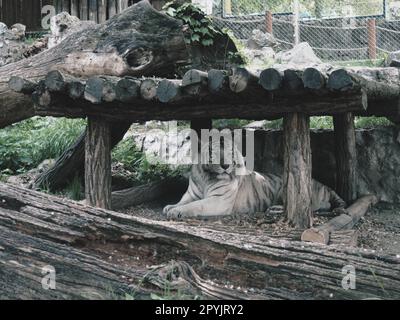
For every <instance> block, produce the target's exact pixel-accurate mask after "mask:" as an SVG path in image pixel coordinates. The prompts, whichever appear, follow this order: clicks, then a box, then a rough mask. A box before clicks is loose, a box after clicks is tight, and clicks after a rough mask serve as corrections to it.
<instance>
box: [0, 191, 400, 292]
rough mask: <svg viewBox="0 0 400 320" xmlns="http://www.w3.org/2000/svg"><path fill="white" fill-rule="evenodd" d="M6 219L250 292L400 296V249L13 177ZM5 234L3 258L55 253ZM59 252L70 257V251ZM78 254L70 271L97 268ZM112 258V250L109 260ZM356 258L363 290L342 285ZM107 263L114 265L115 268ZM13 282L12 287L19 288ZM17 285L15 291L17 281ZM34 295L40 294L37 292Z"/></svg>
mask: <svg viewBox="0 0 400 320" xmlns="http://www.w3.org/2000/svg"><path fill="white" fill-rule="evenodd" d="M0 226H2V228H3V229H8V230H10V231H11V232H15V233H18V234H20V235H24V236H25V235H34V236H35V238H34V239H38V241H39V239H40V240H46V241H48V242H46V243H54V244H55V245H54V246H52V247H50V249H49V252H52V249H51V248H54V247H58V246H60V247H61V248H65V247H64V246H68V250H69V251H70V252H72V253H74V252H76V251H74V250H75V249H79V250H83V251H85V252H89V253H90V254H91V255H95V254H98V255H103V256H104V257H107V256H110V254H109V253H110V252H117V253H115V257H119V258H120V259H121V260H118V263H119V264H118V267H119V268H121V266H128V267H130V268H133V269H131V270H135V268H137V267H135V265H137V263H138V262H137V261H140V262H141V263H142V264H149V265H151V264H162V263H168V262H169V261H170V260H171V259H174V260H177V261H182V260H183V261H185V262H187V263H188V264H189V265H190V266H191V267H192V268H193V270H195V271H196V273H197V274H198V275H199V276H200V277H201V278H203V279H204V280H209V281H212V282H213V283H215V284H217V285H218V286H219V287H220V284H221V283H224V284H227V283H229V284H230V285H232V286H234V287H238V286H240V287H241V288H242V290H247V291H248V292H250V290H249V288H253V290H254V291H253V290H252V291H251V292H254V293H257V294H259V296H261V297H263V296H264V297H265V296H268V297H274V298H281V299H301V298H303V299H307V298H308V299H311V298H315V299H332V298H333V299H341V298H344V299H363V298H371V297H381V298H393V299H396V298H399V297H400V279H399V278H398V274H399V272H400V264H399V259H398V258H396V257H395V256H391V255H385V254H383V253H377V252H373V251H372V250H365V249H363V250H359V249H356V248H348V247H337V246H334V247H330V246H319V245H314V244H307V243H302V242H296V241H292V242H289V241H285V240H274V239H273V238H272V237H268V236H264V235H247V234H236V233H234V232H232V230H230V229H229V228H227V229H226V230H213V229H211V228H202V227H200V226H192V225H190V224H187V223H179V222H167V221H152V220H148V219H144V218H137V217H132V216H128V215H124V214H120V213H117V212H112V211H105V210H100V209H94V208H90V207H86V206H83V205H80V204H78V203H76V202H73V201H69V200H65V199H60V198H56V197H54V196H50V195H46V194H42V193H38V192H35V191H31V190H26V189H23V188H20V187H16V186H11V185H7V184H0ZM2 234H3V233H2ZM4 238H5V239H4V240H3V241H4V242H5V241H8V244H7V245H6V246H5V245H3V244H2V243H1V242H0V246H1V247H4V248H5V247H6V250H0V257H1V256H2V255H3V259H1V258H0V261H1V263H2V264H3V265H4V264H10V263H11V262H10V261H9V260H11V259H9V260H8V259H7V258H4V254H8V253H9V252H10V251H12V250H14V252H15V250H19V251H22V252H24V251H25V256H27V255H28V256H30V255H34V256H35V258H36V259H38V260H39V261H40V260H42V261H43V262H46V259H48V257H49V255H48V253H47V251H46V249H45V248H46V247H44V248H43V247H42V248H43V250H41V251H36V250H35V246H34V245H33V244H32V243H31V242H29V241H26V242H24V244H25V245H23V246H21V245H19V243H18V240H16V242H15V243H16V245H15V246H12V245H11V244H12V243H13V239H15V236H12V235H10V236H9V237H7V236H4ZM7 239H8V240H7ZM25 239H28V238H25ZM29 239H33V238H29ZM4 242H3V243H4ZM60 244H61V245H60ZM15 248H19V249H15ZM73 248H74V249H73ZM30 250H31V251H32V253H30V252H29V251H30ZM60 256H63V257H69V255H68V254H66V253H62V254H60ZM73 257H74V256H73V255H72V256H71V260H69V258H65V259H66V260H65V261H66V262H68V264H66V265H64V267H62V270H64V269H65V268H67V269H68V271H65V272H68V273H70V272H73V271H75V270H76V271H77V272H78V270H81V269H82V268H85V269H86V270H88V271H90V270H91V269H90V268H87V264H86V263H85V264H84V263H82V260H79V259H78V260H75V263H73V261H72V259H73ZM137 257H138V258H137ZM16 258H17V260H15V261H18V262H20V261H24V260H23V257H21V258H19V259H18V257H16ZM113 259H114V258H113V256H111V259H109V260H110V261H113ZM50 260H51V259H50ZM133 261H136V262H135V263H134V262H133ZM49 262H50V263H51V262H52V261H49ZM349 264H350V265H353V266H354V267H355V268H356V270H357V290H344V289H343V288H342V286H341V281H342V279H343V274H342V268H343V267H344V266H345V265H349ZM58 265H60V263H59V264H58ZM105 266H107V265H105ZM105 268H106V267H105ZM3 270H4V269H3V268H0V274H2V272H5V271H3ZM6 270H7V275H8V276H10V275H13V277H14V279H15V282H13V283H17V284H18V285H19V286H22V288H23V287H24V284H23V283H24V281H25V279H26V277H25V276H24V274H22V275H21V272H18V271H15V269H11V268H7V269H6ZM108 270H109V271H110V272H112V273H113V272H114V269H112V268H111V269H108ZM116 274H117V275H118V274H119V275H120V274H121V273H116ZM126 276H128V277H129V275H126ZM10 277H11V276H10ZM131 277H132V276H131ZM3 278H5V276H4V273H3ZM82 278H84V276H82ZM89 279H90V278H89ZM215 279H218V280H215ZM377 279H378V281H377ZM74 283H76V285H77V287H81V288H82V287H85V288H87V287H90V286H96V284H91V285H87V286H85V284H87V282H85V281H84V280H83V279H80V277H79V279H75V281H74ZM80 284H81V285H82V286H80ZM10 285H11V284H10V283H9V284H8V289H7V290H8V291H6V292H8V293H9V294H10V295H12V292H11V288H10V287H9V286H10ZM21 291H22V289H19V292H21ZM10 292H11V293H10ZM13 292H16V291H15V288H14V291H13ZM27 294H28V295H29V293H27ZM31 295H32V296H34V293H31Z"/></svg>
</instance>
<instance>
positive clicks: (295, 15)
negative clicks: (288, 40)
mask: <svg viewBox="0 0 400 320" xmlns="http://www.w3.org/2000/svg"><path fill="white" fill-rule="evenodd" d="M293 8H294V13H293V26H294V35H293V38H294V45H298V44H299V43H300V4H299V0H293Z"/></svg>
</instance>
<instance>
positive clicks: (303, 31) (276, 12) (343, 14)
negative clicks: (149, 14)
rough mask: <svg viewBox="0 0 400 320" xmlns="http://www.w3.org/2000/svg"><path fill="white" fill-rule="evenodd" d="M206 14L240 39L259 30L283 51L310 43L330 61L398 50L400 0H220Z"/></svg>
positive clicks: (379, 54) (358, 58) (399, 46)
mask: <svg viewBox="0 0 400 320" xmlns="http://www.w3.org/2000/svg"><path fill="white" fill-rule="evenodd" d="M199 1H201V0H199ZM207 1H208V0H205V1H204V2H205V3H207ZM210 1H211V0H210ZM204 2H203V3H204ZM208 13H209V14H210V16H211V17H212V19H213V21H214V23H215V24H216V25H218V26H219V27H222V28H228V29H230V30H232V32H233V34H234V35H235V36H236V37H237V38H238V39H242V40H246V39H249V38H250V37H251V35H252V32H253V30H255V29H259V30H262V31H264V32H270V33H272V34H273V35H274V36H275V38H276V40H277V41H278V42H279V43H280V47H281V48H282V49H287V48H291V47H293V46H294V45H295V44H296V43H299V42H308V43H309V44H310V45H311V47H313V49H314V51H315V52H316V54H317V55H318V56H319V57H320V58H321V59H323V60H326V61H336V60H338V61H353V60H368V59H380V58H384V57H385V56H386V55H387V54H388V53H390V52H393V51H398V50H400V0H399V1H392V0H363V1H357V0H217V1H213V5H212V9H210V8H209V9H208Z"/></svg>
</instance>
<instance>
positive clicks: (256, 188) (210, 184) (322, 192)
mask: <svg viewBox="0 0 400 320" xmlns="http://www.w3.org/2000/svg"><path fill="white" fill-rule="evenodd" d="M210 146H211V149H212V150H215V149H214V148H221V145H220V142H219V141H218V142H217V143H212V144H210ZM225 147H226V145H225ZM232 149H233V153H234V157H233V159H234V160H233V161H224V159H223V154H224V152H223V151H221V152H218V154H220V157H221V158H220V161H219V164H213V163H212V161H211V160H212V159H213V154H214V153H213V152H214V151H212V150H211V157H208V155H209V152H210V150H209V147H207V148H203V149H202V152H201V160H202V161H201V164H198V165H193V166H192V168H191V174H190V179H189V187H188V190H187V191H186V193H185V194H184V195H183V197H182V199H181V200H180V201H179V203H177V204H175V205H168V206H166V207H165V208H164V210H163V212H164V214H166V215H167V216H168V217H169V218H186V217H210V216H223V215H230V214H252V213H256V212H264V211H265V210H267V209H268V208H269V207H271V206H275V205H280V204H282V185H283V182H282V177H280V176H277V175H274V174H266V175H264V174H260V173H258V172H255V171H249V170H248V169H246V167H245V162H244V158H243V156H242V154H241V153H240V152H239V150H238V149H237V148H236V147H233V148H232ZM345 205H346V204H345V202H344V201H343V200H342V199H341V198H340V197H339V196H338V195H337V194H336V192H335V191H333V190H332V189H331V188H329V187H327V186H325V185H323V184H322V183H320V182H318V181H315V180H313V186H312V209H313V211H317V210H329V209H332V208H344V207H345Z"/></svg>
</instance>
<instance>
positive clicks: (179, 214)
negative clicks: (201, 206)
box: [167, 207, 190, 220]
mask: <svg viewBox="0 0 400 320" xmlns="http://www.w3.org/2000/svg"><path fill="white" fill-rule="evenodd" d="M189 216H190V215H189V214H188V213H187V212H185V211H183V210H182V207H174V208H171V209H169V210H168V212H167V218H168V219H173V220H179V219H183V218H187V217H189Z"/></svg>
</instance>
